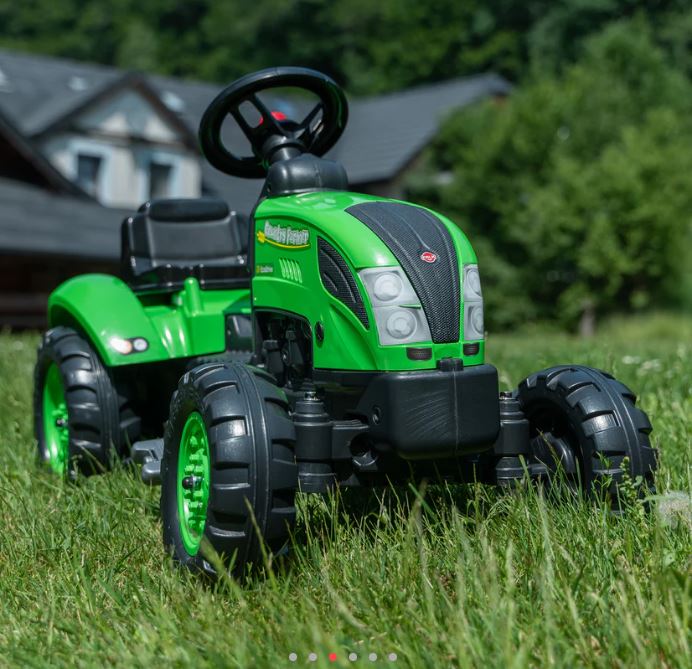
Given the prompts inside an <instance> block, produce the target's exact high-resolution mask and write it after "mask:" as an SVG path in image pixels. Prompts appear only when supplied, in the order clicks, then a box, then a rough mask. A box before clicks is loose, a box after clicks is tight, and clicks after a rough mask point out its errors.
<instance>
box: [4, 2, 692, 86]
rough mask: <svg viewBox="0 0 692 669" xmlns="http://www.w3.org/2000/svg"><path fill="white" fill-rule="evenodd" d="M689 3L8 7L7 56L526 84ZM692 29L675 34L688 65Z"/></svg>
mask: <svg viewBox="0 0 692 669" xmlns="http://www.w3.org/2000/svg"><path fill="white" fill-rule="evenodd" d="M681 6H684V1H683V0H650V1H649V0H646V1H642V0H561V1H560V2H553V1H551V0H528V1H527V2H517V1H516V0H486V1H485V2H482V1H481V0H470V1H465V2H458V0H379V1H378V2H371V1H370V0H260V1H258V2H252V3H251V2H246V1H244V0H148V1H147V2H140V1H137V0H111V1H110V2H105V1H104V0H61V1H60V2H55V0H23V1H22V2H14V1H13V0H0V25H1V26H2V34H1V35H0V44H2V45H3V46H10V47H15V48H20V49H27V50H30V51H37V52H43V53H47V54H53V55H57V56H66V57H70V58H76V59H84V60H92V61H97V62H101V63H106V64H113V65H120V66H123V67H128V68H144V69H147V70H151V71H158V72H160V73H163V74H172V75H176V76H185V77H195V78H202V79H210V80H216V81H220V82H228V81H231V80H232V79H235V78H236V77H238V76H240V75H242V74H244V73H246V72H248V71H251V70H254V69H258V68H262V67H270V66H274V65H277V64H293V65H305V66H309V67H310V66H311V67H317V68H319V69H322V70H325V71H327V72H328V73H330V74H332V75H334V76H335V77H336V78H337V79H338V80H339V81H340V82H341V83H343V84H345V85H347V86H348V89H349V91H350V92H351V93H352V94H364V93H375V92H381V91H386V90H395V89H399V88H404V87H407V86H411V85H414V84H419V83H422V82H426V81H438V80H441V79H445V78H450V77H455V76H460V75H463V74H469V73H476V72H479V71H484V70H494V71H497V72H500V73H502V74H505V75H506V76H508V77H510V78H511V79H519V78H521V77H522V76H523V74H524V73H525V71H526V70H527V65H528V60H529V54H530V53H534V55H536V56H537V57H538V59H540V62H541V63H542V65H543V66H544V67H549V68H556V67H560V66H562V65H563V64H565V63H566V62H570V61H571V60H572V59H573V58H574V57H575V56H576V54H578V53H579V50H580V47H581V43H582V40H583V39H584V38H585V37H586V36H588V35H589V34H591V33H593V32H594V31H596V30H598V29H599V28H601V27H602V26H603V25H605V24H606V23H608V22H609V21H612V20H613V19H615V18H617V17H618V16H626V15H631V14H633V13H635V12H641V13H642V15H643V16H646V17H648V18H650V19H651V20H652V21H659V22H661V23H663V22H665V18H666V17H667V16H668V12H670V11H671V10H672V9H676V8H679V7H681ZM689 29H690V26H689V24H688V26H687V29H683V28H682V27H681V26H680V24H679V23H677V22H674V23H671V25H670V35H669V36H668V39H669V40H670V41H671V44H672V43H675V44H676V45H677V47H676V48H677V49H678V51H679V53H680V57H681V58H687V57H688V56H687V55H685V45H686V40H687V39H688V37H689V34H690V32H689Z"/></svg>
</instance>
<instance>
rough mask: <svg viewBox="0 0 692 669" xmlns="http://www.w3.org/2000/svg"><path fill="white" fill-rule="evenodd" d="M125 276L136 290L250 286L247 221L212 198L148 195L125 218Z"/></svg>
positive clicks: (122, 258) (224, 204)
mask: <svg viewBox="0 0 692 669" xmlns="http://www.w3.org/2000/svg"><path fill="white" fill-rule="evenodd" d="M121 235H122V246H121V255H120V264H121V272H122V276H123V279H124V280H125V282H126V283H128V284H129V285H130V287H131V288H132V289H133V290H135V291H137V292H145V291H146V292H160V291H167V292H168V291H176V290H181V289H182V288H183V284H184V282H185V279H187V278H188V277H194V278H196V279H197V280H198V281H199V284H200V286H201V287H202V288H206V289H214V288H249V287H250V274H249V272H248V268H247V246H248V241H249V239H248V235H249V223H248V219H247V217H245V216H242V215H240V214H237V213H236V212H230V211H229V210H228V205H227V204H226V203H225V202H224V201H223V200H219V199H216V198H200V199H170V200H151V201H150V202H145V203H144V204H143V205H142V206H141V207H140V208H139V210H138V211H137V213H136V214H135V215H134V216H129V217H128V218H126V219H125V220H124V221H123V224H122V227H121Z"/></svg>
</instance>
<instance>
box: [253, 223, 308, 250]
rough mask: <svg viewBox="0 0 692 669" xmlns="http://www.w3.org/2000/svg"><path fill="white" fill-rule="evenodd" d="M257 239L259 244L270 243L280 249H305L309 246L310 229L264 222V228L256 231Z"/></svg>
mask: <svg viewBox="0 0 692 669" xmlns="http://www.w3.org/2000/svg"><path fill="white" fill-rule="evenodd" d="M257 241H258V242H259V243H260V244H264V243H267V244H271V245H272V246H278V247H279V248H282V249H292V250H295V249H307V248H308V247H309V246H310V231H309V230H306V229H305V228H303V229H295V228H291V227H290V226H284V225H272V224H271V223H270V222H269V221H265V222H264V229H263V230H258V231H257Z"/></svg>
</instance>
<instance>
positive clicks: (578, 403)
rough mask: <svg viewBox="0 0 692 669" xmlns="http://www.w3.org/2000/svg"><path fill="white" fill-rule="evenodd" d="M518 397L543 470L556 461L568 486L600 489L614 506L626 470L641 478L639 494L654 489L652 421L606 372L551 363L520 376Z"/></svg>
mask: <svg viewBox="0 0 692 669" xmlns="http://www.w3.org/2000/svg"><path fill="white" fill-rule="evenodd" d="M517 398H518V400H519V402H520V404H521V407H522V409H523V411H524V413H525V415H526V417H527V418H528V420H529V425H530V435H531V442H530V443H531V449H530V450H531V457H532V459H533V460H534V461H535V462H538V463H542V464H543V465H545V466H546V467H547V469H548V471H554V470H556V469H557V468H558V465H559V466H560V467H561V468H562V470H563V472H564V474H565V476H566V477H567V480H568V482H569V483H570V484H571V485H572V486H573V487H577V486H578V485H580V486H581V487H582V488H583V489H584V490H585V491H586V492H587V494H594V493H598V494H600V493H605V494H606V495H607V496H608V497H609V498H610V500H611V503H612V505H613V508H615V509H617V508H619V506H620V503H621V500H620V497H621V495H620V486H621V484H622V482H623V478H624V474H625V472H627V473H628V474H629V476H630V477H631V478H632V479H635V480H636V479H637V478H638V477H639V478H640V479H641V482H642V485H641V486H640V487H639V494H640V495H641V494H648V493H652V492H654V471H655V469H656V451H655V450H654V449H653V448H652V447H651V443H650V441H649V433H650V432H651V423H650V422H649V419H648V417H647V415H646V414H645V413H644V412H643V411H642V410H641V409H639V408H638V407H636V406H635V402H636V396H635V394H634V393H633V392H632V391H631V390H630V389H629V388H627V387H626V386H625V385H623V384H622V383H620V382H619V381H617V380H616V379H614V378H613V377H612V376H611V375H610V374H607V373H606V372H602V371H599V370H596V369H592V368H590V367H583V366H580V365H570V366H560V367H552V368H550V369H545V370H543V371H541V372H537V373H536V374H532V375H531V376H529V377H528V378H526V379H524V381H522V382H521V383H520V384H519V389H518V392H517Z"/></svg>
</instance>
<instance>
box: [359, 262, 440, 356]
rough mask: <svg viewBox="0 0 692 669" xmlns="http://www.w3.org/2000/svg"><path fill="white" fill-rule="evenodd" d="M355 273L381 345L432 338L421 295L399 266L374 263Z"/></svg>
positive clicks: (412, 342)
mask: <svg viewBox="0 0 692 669" xmlns="http://www.w3.org/2000/svg"><path fill="white" fill-rule="evenodd" d="M358 275H359V276H360V278H361V281H362V282H363V285H364V286H365V289H366V291H367V292H368V296H369V297H370V302H371V303H372V310H373V313H374V315H375V323H376V324H377V334H378V337H379V339H380V344H382V346H392V345H395V344H416V343H420V342H424V341H431V339H432V337H431V335H430V327H429V326H428V320H427V319H426V317H425V312H424V311H423V309H422V307H421V304H420V299H418V295H416V291H415V290H413V286H411V282H410V281H409V280H408V277H407V276H406V274H405V273H404V271H403V270H402V269H401V267H373V268H371V269H364V270H361V271H360V272H359V273H358Z"/></svg>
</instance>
